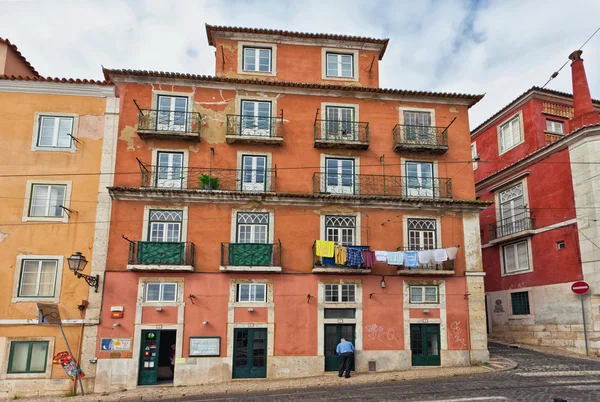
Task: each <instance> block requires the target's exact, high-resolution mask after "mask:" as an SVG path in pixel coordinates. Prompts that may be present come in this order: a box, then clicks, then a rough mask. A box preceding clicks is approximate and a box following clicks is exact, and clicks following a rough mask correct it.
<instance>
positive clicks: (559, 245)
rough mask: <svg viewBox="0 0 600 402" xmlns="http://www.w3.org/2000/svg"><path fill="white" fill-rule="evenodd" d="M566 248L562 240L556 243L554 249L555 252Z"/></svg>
mask: <svg viewBox="0 0 600 402" xmlns="http://www.w3.org/2000/svg"><path fill="white" fill-rule="evenodd" d="M566 247H567V246H566V245H565V241H564V240H560V241H557V242H556V249H557V250H564V249H565V248H566Z"/></svg>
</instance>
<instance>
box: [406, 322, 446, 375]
mask: <svg viewBox="0 0 600 402" xmlns="http://www.w3.org/2000/svg"><path fill="white" fill-rule="evenodd" d="M410 349H411V351H412V365H413V366H439V365H440V326H439V324H410Z"/></svg>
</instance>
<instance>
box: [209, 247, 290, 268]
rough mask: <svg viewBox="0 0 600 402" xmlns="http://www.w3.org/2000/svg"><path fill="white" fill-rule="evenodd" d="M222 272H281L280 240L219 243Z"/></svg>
mask: <svg viewBox="0 0 600 402" xmlns="http://www.w3.org/2000/svg"><path fill="white" fill-rule="evenodd" d="M220 270H221V271H223V272H239V271H248V272H281V242H278V243H221V267H220Z"/></svg>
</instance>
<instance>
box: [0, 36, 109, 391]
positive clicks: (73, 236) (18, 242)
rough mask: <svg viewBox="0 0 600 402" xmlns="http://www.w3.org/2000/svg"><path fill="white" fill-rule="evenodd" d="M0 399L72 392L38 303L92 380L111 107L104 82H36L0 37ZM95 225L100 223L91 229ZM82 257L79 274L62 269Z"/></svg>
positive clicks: (61, 345)
mask: <svg viewBox="0 0 600 402" xmlns="http://www.w3.org/2000/svg"><path fill="white" fill-rule="evenodd" d="M0 104H1V105H2V107H1V108H0V141H1V143H2V148H1V151H0V155H1V158H0V206H1V207H0V273H1V274H2V278H3V280H2V282H1V283H0V397H3V396H8V397H10V396H15V395H17V396H25V395H38V394H40V395H41V394H45V395H46V394H51V393H57V394H65V393H66V392H68V391H70V390H71V389H72V386H73V384H72V382H71V380H69V379H68V378H67V375H66V373H65V371H64V370H63V369H62V367H61V366H58V365H53V364H52V357H53V356H54V354H56V353H57V352H60V351H64V350H66V349H67V348H66V345H65V342H64V341H63V338H62V336H61V333H60V331H59V328H58V326H57V325H46V324H38V310H37V307H36V303H53V304H57V305H58V308H59V312H60V316H61V318H62V322H63V329H64V332H65V335H66V337H67V339H68V342H69V345H70V347H71V350H72V352H73V354H74V355H75V357H76V358H79V357H80V356H81V359H82V363H83V364H82V366H83V371H84V372H85V374H86V375H87V376H86V378H84V382H83V384H84V387H85V388H87V389H92V388H93V386H92V385H91V384H90V383H89V382H90V380H93V378H94V371H95V366H94V365H93V364H90V363H89V360H90V359H92V357H93V355H94V347H95V336H96V330H97V325H98V322H99V316H100V303H101V295H102V290H103V282H104V279H103V272H104V266H105V259H106V246H107V235H108V232H107V229H108V220H109V217H110V207H111V204H110V198H109V196H108V193H107V190H106V187H107V186H109V185H111V183H112V177H113V176H112V171H113V170H114V154H115V153H114V149H115V145H116V128H117V122H118V104H117V102H116V98H115V88H114V86H113V85H112V84H110V83H107V82H98V81H87V80H84V81H81V80H71V79H52V78H44V77H41V76H40V75H39V74H38V73H37V71H35V70H34V69H33V67H32V66H31V65H30V64H29V63H28V62H27V60H25V58H24V57H23V56H22V55H21V53H20V52H19V51H18V50H17V48H16V46H14V45H12V44H11V43H10V42H9V41H8V40H2V39H0ZM96 222H98V224H96ZM74 252H82V253H83V255H84V256H85V257H86V258H87V260H88V264H87V266H86V267H85V270H84V271H83V273H85V274H88V275H93V276H95V275H99V277H100V280H99V288H98V292H96V291H95V289H94V288H93V287H90V286H88V284H86V282H85V281H84V280H83V279H78V278H77V277H76V276H75V275H74V274H73V272H71V271H70V270H69V266H68V264H67V258H68V257H69V256H71V255H72V254H73V253H74Z"/></svg>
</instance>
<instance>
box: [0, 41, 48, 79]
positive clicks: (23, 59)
mask: <svg viewBox="0 0 600 402" xmlns="http://www.w3.org/2000/svg"><path fill="white" fill-rule="evenodd" d="M0 42H1V43H6V44H7V45H8V47H10V48H11V49H12V50H13V51H14V52H15V53H16V54H17V56H18V57H19V59H21V61H22V62H23V63H24V64H25V65H26V66H27V67H29V68H30V69H31V71H33V74H34V75H35V76H36V77H39V76H40V73H38V72H37V71H36V70H35V68H33V66H32V65H31V63H29V62H28V61H27V59H26V58H25V56H23V55H22V54H21V52H19V49H18V48H17V46H16V45H13V44H12V43H10V41H9V40H8V39H3V38H0Z"/></svg>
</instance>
